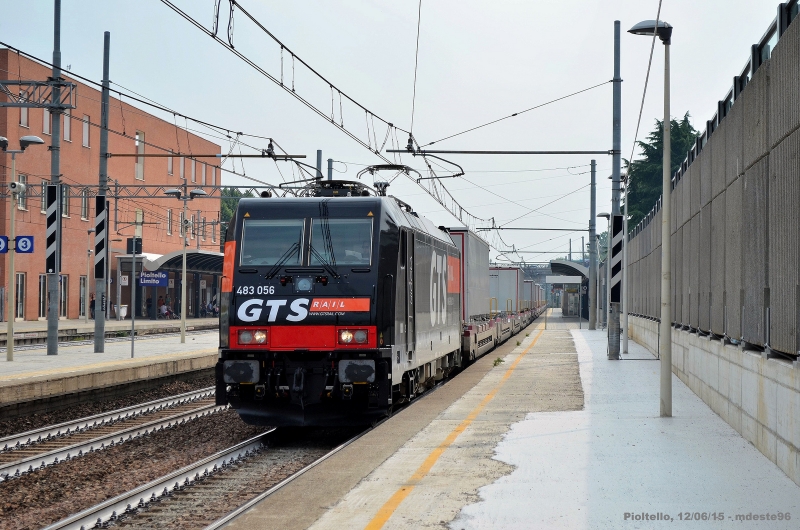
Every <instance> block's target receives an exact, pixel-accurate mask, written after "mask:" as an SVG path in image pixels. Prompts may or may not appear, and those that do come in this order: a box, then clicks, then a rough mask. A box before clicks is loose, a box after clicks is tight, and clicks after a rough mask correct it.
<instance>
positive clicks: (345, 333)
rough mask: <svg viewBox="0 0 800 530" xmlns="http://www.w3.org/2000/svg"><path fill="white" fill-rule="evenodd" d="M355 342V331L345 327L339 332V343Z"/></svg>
mask: <svg viewBox="0 0 800 530" xmlns="http://www.w3.org/2000/svg"><path fill="white" fill-rule="evenodd" d="M351 342H353V332H352V331H350V330H348V329H343V330H341V331H340V332H339V343H341V344H350V343H351Z"/></svg>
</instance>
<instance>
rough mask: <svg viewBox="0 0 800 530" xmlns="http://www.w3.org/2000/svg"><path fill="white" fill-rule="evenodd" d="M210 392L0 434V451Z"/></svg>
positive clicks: (106, 422)
mask: <svg viewBox="0 0 800 530" xmlns="http://www.w3.org/2000/svg"><path fill="white" fill-rule="evenodd" d="M214 393H215V387H213V386H210V387H207V388H202V389H200V390H194V391H192V392H186V393H184V394H178V395H176V396H171V397H168V398H163V399H157V400H154V401H148V402H147V403H142V404H140V405H132V406H130V407H125V408H121V409H117V410H113V411H111V412H103V413H101V414H95V415H94V416H87V417H85V418H80V419H77V420H73V421H67V422H64V423H59V424H57V425H50V426H47V427H42V428H40V429H34V430H32V431H27V432H23V433H20V434H13V435H11V436H6V437H5V438H0V445H2V446H3V448H2V449H0V452H6V451H13V450H14V449H19V448H21V447H25V446H27V445H31V444H35V443H39V442H43V441H46V440H49V439H50V438H59V437H61V436H68V435H70V434H75V433H76V432H84V431H87V430H89V429H94V428H96V427H102V426H104V425H110V424H112V423H116V422H118V421H123V420H129V419H132V418H135V417H137V416H141V415H143V414H149V413H151V412H156V411H159V410H164V409H166V408H169V407H173V406H175V405H182V404H184V403H189V402H191V401H197V400H199V399H203V398H207V397H211V396H213V395H214Z"/></svg>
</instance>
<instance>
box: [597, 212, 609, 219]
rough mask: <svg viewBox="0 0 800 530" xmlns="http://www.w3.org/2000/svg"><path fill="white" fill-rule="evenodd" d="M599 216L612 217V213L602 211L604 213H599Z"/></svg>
mask: <svg viewBox="0 0 800 530" xmlns="http://www.w3.org/2000/svg"><path fill="white" fill-rule="evenodd" d="M597 217H604V218H606V219H610V218H611V214H610V213H607V212H602V213H599V214H597Z"/></svg>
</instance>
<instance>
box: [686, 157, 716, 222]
mask: <svg viewBox="0 0 800 530" xmlns="http://www.w3.org/2000/svg"><path fill="white" fill-rule="evenodd" d="M708 178H711V144H710V143H709V144H706V146H705V147H704V148H703V150H702V151H701V152H700V155H699V156H698V157H697V159H695V161H694V164H692V180H690V181H689V186H690V189H689V200H690V201H691V204H692V210H691V211H692V213H691V214H690V215H694V214H695V212H699V211H700V207H701V206H702V204H701V201H700V199H701V192H700V188H701V182H702V180H703V179H708Z"/></svg>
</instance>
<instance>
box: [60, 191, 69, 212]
mask: <svg viewBox="0 0 800 530" xmlns="http://www.w3.org/2000/svg"><path fill="white" fill-rule="evenodd" d="M61 217H69V184H62V185H61Z"/></svg>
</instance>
